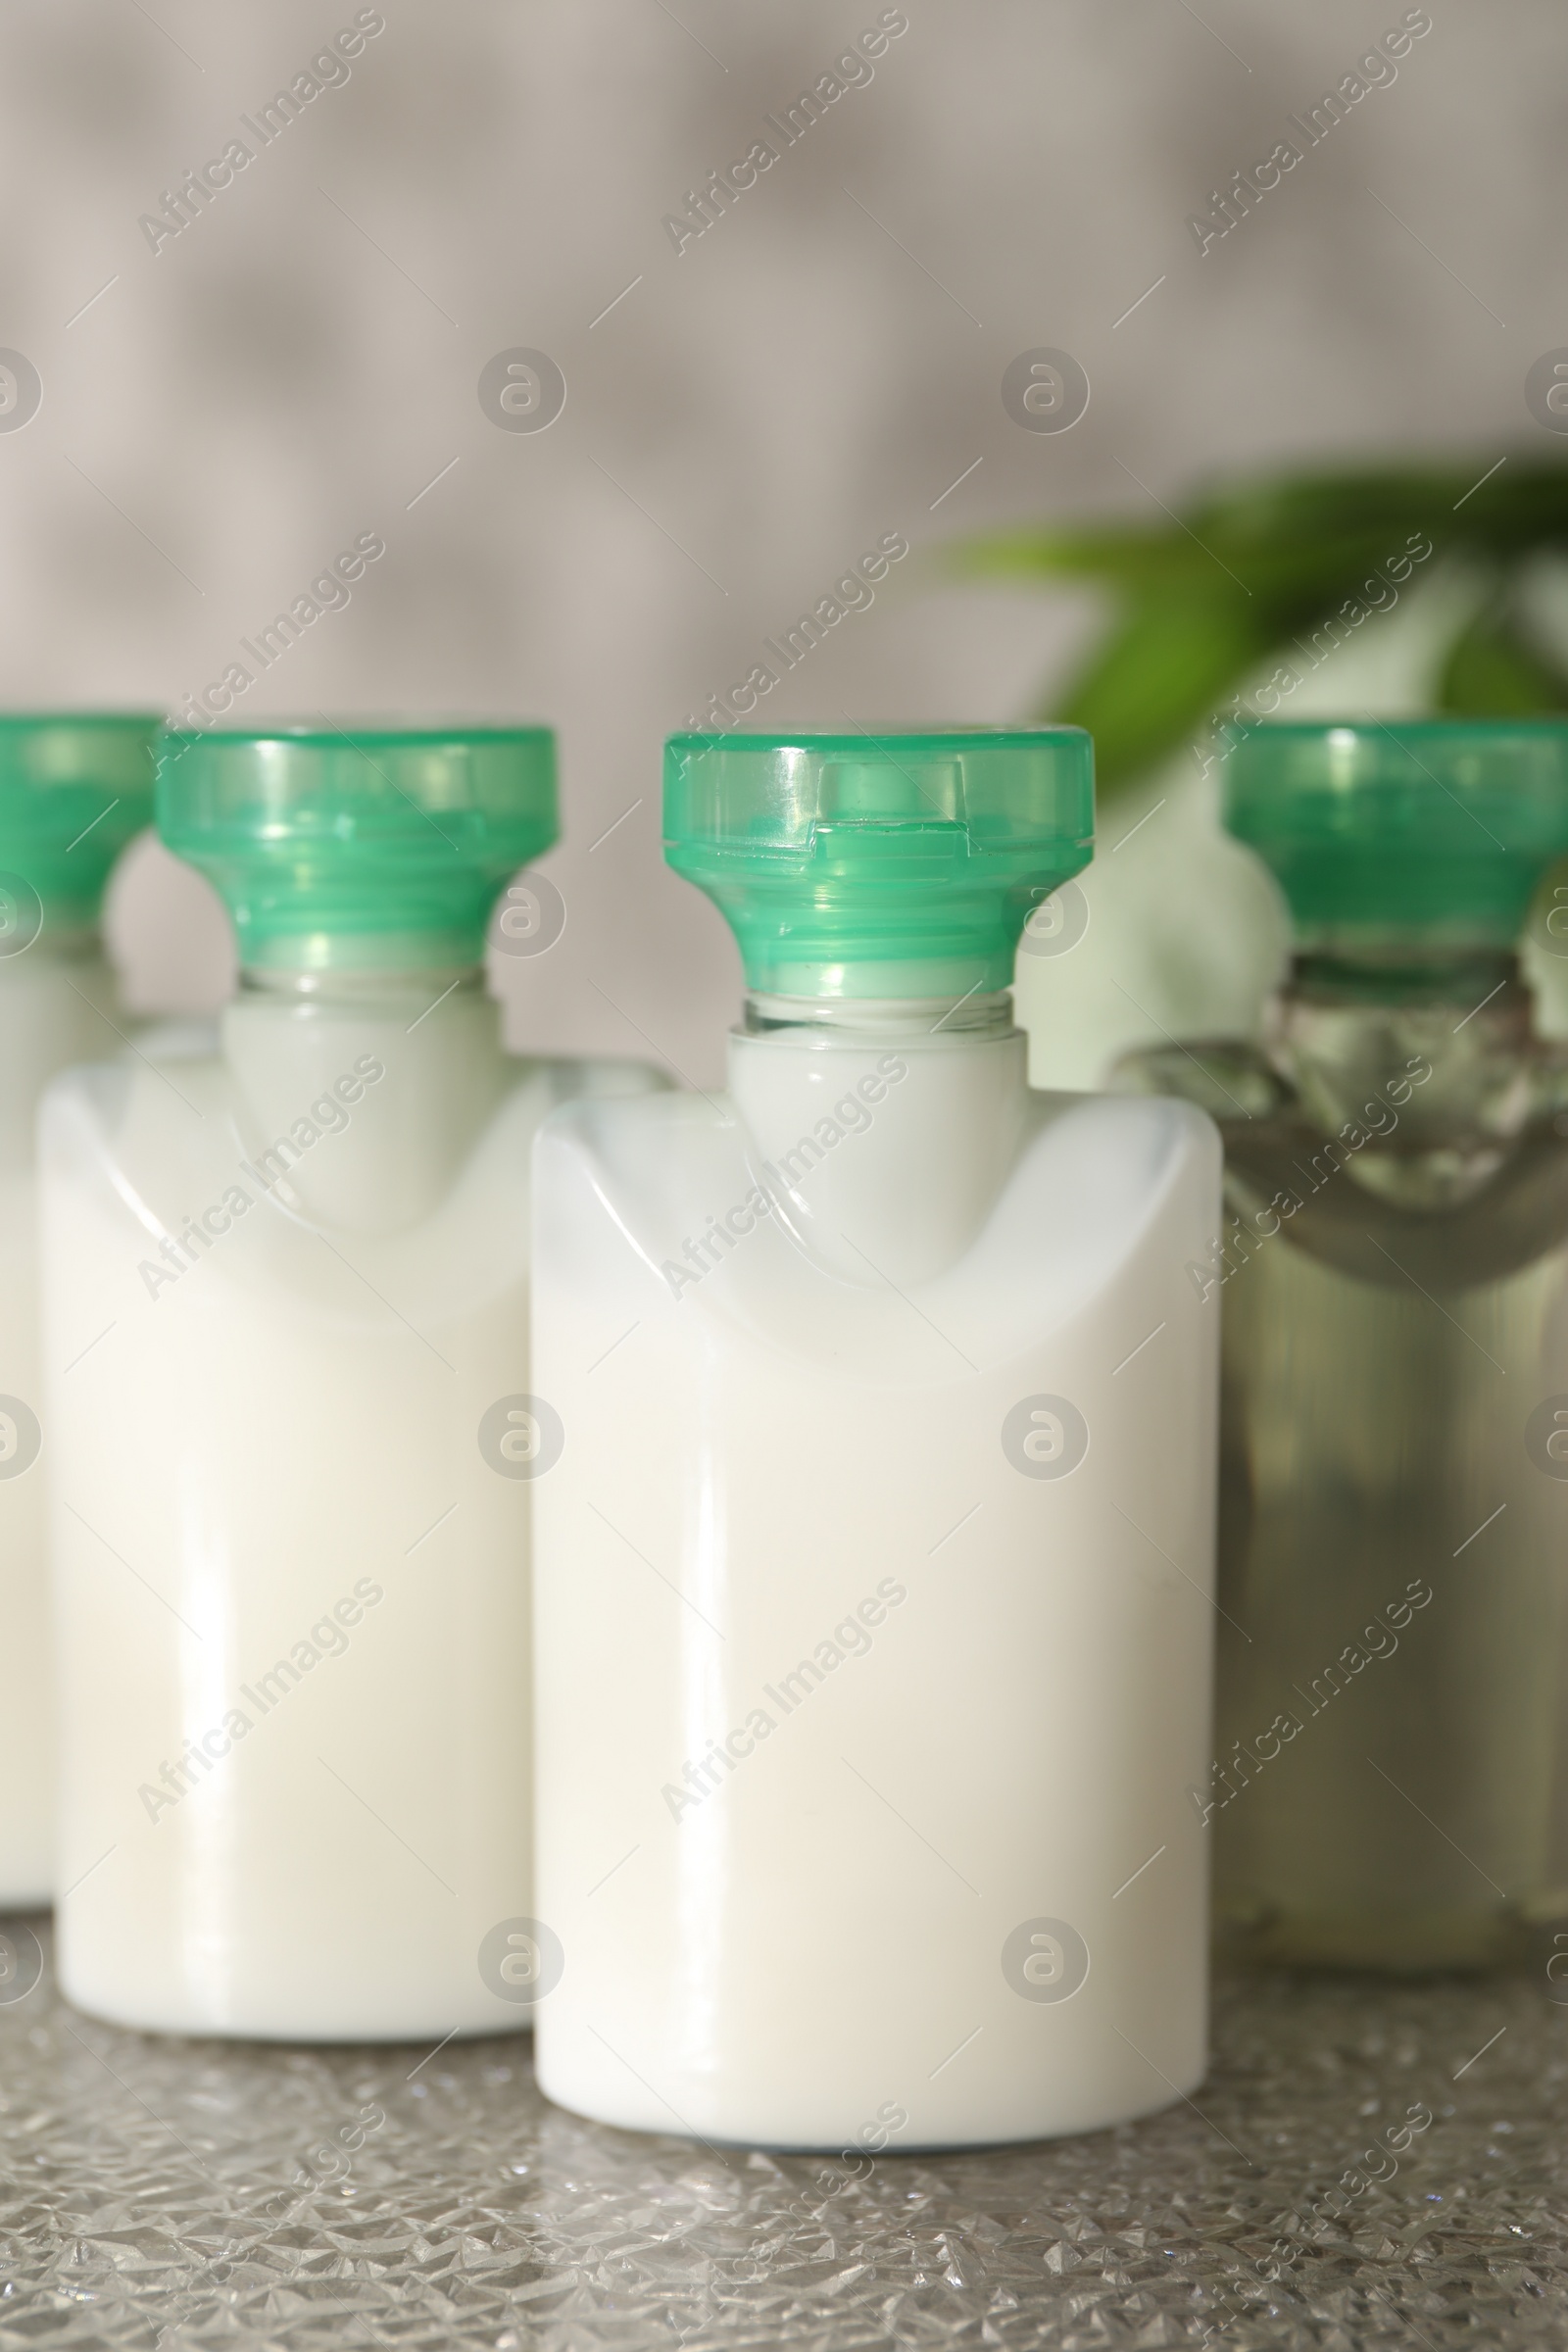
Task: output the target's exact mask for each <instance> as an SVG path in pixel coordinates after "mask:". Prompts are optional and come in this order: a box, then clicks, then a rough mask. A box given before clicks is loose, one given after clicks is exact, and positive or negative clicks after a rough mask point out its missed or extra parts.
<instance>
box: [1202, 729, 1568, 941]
mask: <svg viewBox="0 0 1568 2352" xmlns="http://www.w3.org/2000/svg"><path fill="white" fill-rule="evenodd" d="M1218 736H1219V742H1220V749H1221V756H1222V760H1223V769H1222V772H1223V776H1224V786H1223V792H1224V811H1225V823H1226V825H1227V827H1228V828H1229V830H1230V831H1231V832H1232V833H1234V834H1235V835H1236V837H1237V839H1238V840H1239V841H1245V842H1247V843H1248V844H1250V847H1251V848H1252V849H1254V850H1255V851H1256V852H1257V854H1258V856H1259V857H1260V858H1263V859H1264V861H1265V863H1266V864H1268V865H1269V866H1270V867H1271V868H1272V870H1273V872H1274V874H1275V876H1276V878H1277V880H1278V881H1279V884H1280V887H1281V888H1282V889H1283V891H1284V893H1285V897H1286V900H1287V902H1288V903H1289V906H1290V909H1291V919H1292V922H1293V925H1294V927H1295V929H1296V932H1297V935H1298V937H1299V938H1300V939H1303V940H1305V941H1311V940H1313V939H1319V940H1321V939H1323V938H1325V937H1331V936H1338V937H1342V938H1343V937H1344V936H1345V935H1346V934H1352V935H1354V934H1359V935H1367V934H1372V933H1377V932H1396V933H1421V934H1423V935H1426V936H1428V937H1430V938H1432V939H1434V940H1444V941H1448V942H1451V943H1452V944H1453V945H1454V946H1456V947H1465V948H1468V947H1501V948H1507V947H1511V946H1512V945H1513V943H1514V941H1515V940H1517V938H1518V937H1519V934H1520V932H1521V931H1522V930H1523V928H1524V922H1525V914H1526V910H1527V909H1528V907H1529V905H1530V900H1531V896H1532V894H1533V892H1534V890H1535V888H1536V885H1537V883H1538V882H1539V881H1540V879H1541V876H1542V874H1543V873H1544V871H1545V869H1546V867H1547V866H1548V865H1550V864H1551V862H1552V860H1553V859H1554V858H1560V857H1562V856H1563V855H1564V854H1565V853H1568V720H1563V719H1555V718H1510V719H1457V718H1454V719H1445V718H1432V719H1401V720H1398V721H1397V722H1395V723H1392V724H1389V725H1384V724H1383V723H1381V722H1380V721H1378V720H1375V719H1345V720H1332V721H1324V722H1321V723H1320V722H1317V721H1311V722H1307V721H1301V722H1289V723H1286V722H1272V721H1264V722H1263V723H1261V724H1259V725H1256V726H1247V725H1245V724H1241V723H1237V722H1230V723H1227V724H1226V725H1224V726H1222V727H1221V728H1220V729H1219V730H1218Z"/></svg>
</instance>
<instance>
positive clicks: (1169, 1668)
mask: <svg viewBox="0 0 1568 2352" xmlns="http://www.w3.org/2000/svg"><path fill="white" fill-rule="evenodd" d="M1092 817H1093V801H1092V781H1091V765H1090V749H1089V742H1088V738H1087V737H1086V736H1083V735H1081V734H1080V733H1078V731H1077V730H1075V729H1064V728H1042V729H1039V730H1028V731H1019V732H1017V733H1006V732H1002V731H992V730H983V729H982V730H976V731H974V732H963V733H943V734H908V735H888V736H885V737H883V738H879V739H876V740H873V739H872V738H870V737H868V736H866V735H864V734H857V735H819V734H807V735H776V734H758V735H732V736H729V737H727V738H725V739H723V740H722V741H714V740H713V739H711V738H710V737H706V736H703V735H683V736H676V737H674V738H673V739H672V740H671V742H670V744H669V747H668V750H667V754H666V768H665V833H666V852H667V856H668V858H669V861H670V863H671V864H672V865H673V866H674V867H675V868H676V870H677V871H678V872H680V873H681V874H683V875H685V876H686V877H687V878H688V879H689V880H691V881H693V882H695V883H697V884H698V886H699V887H700V888H702V889H703V890H705V891H706V892H707V893H708V894H709V896H710V897H711V898H712V899H713V900H714V901H715V903H716V904H717V906H718V907H720V909H721V911H722V912H723V913H724V915H725V916H726V918H727V919H728V920H729V922H730V923H731V925H732V926H733V928H734V930H735V932H736V934H737V937H738V939H739V941H740V945H741V949H742V954H743V956H744V960H745V965H746V978H747V987H748V990H749V995H748V999H747V1004H746V1010H745V1017H744V1020H743V1023H742V1025H741V1027H740V1028H739V1029H737V1030H736V1031H735V1033H734V1034H733V1035H732V1037H731V1039H730V1047H729V1084H728V1091H727V1093H726V1094H725V1095H724V1096H720V1097H704V1096H693V1095H683V1096H678V1097H670V1098H668V1099H667V1100H664V1101H661V1102H658V1103H653V1102H650V1103H597V1104H580V1105H576V1106H568V1107H567V1108H565V1109H564V1110H563V1111H562V1112H559V1113H558V1114H556V1116H555V1117H553V1118H552V1119H551V1120H550V1121H549V1122H548V1123H547V1125H546V1127H545V1129H544V1130H543V1131H542V1133H541V1137H540V1142H539V1148H538V1152H537V1156H536V1177H535V1183H536V1215H537V1241H536V1250H535V1261H536V1291H535V1310H536V1311H535V1348H536V1367H537V1368H536V1378H537V1380H538V1383H539V1387H540V1390H541V1392H542V1393H543V1395H544V1396H546V1397H548V1398H549V1399H550V1402H551V1404H552V1406H553V1407H554V1409H555V1411H556V1412H557V1413H558V1415H559V1417H560V1422H561V1425H562V1427H563V1428H564V1432H565V1436H566V1442H565V1445H564V1451H563V1452H562V1455H561V1458H560V1460H559V1461H558V1463H557V1464H556V1465H555V1467H554V1468H553V1469H552V1470H551V1472H550V1474H549V1476H548V1477H545V1478H542V1479H541V1480H540V1481H539V1483H538V1485H537V1486H536V1487H535V1489H534V1508H535V1545H536V1554H535V1556H536V1563H537V1581H536V1599H537V1608H536V1657H537V1661H538V1692H539V1695H538V1708H539V1728H538V1748H537V1753H538V1772H539V1813H538V1819H539V1911H540V1933H539V1937H538V1942H539V1948H540V1950H541V1952H542V1953H543V1954H544V1955H545V1963H544V1965H543V1966H542V1968H541V1972H540V1980H539V1982H540V2002H539V2024H538V2028H537V2037H536V2046H537V2057H538V2068H539V2080H540V2082H541V2084H542V2086H543V2087H544V2089H545V2090H546V2091H547V2092H548V2094H549V2095H550V2096H551V2097H552V2098H555V2099H558V2100H560V2101H561V2102H562V2103H563V2104H564V2105H566V2106H568V2107H572V2108H575V2109H577V2110H579V2111H580V2112H582V2113H584V2114H587V2115H591V2116H596V2117H599V2118H601V2119H602V2120H604V2121H606V2122H609V2123H613V2124H617V2125H622V2126H627V2127H630V2128H633V2129H637V2130H643V2131H671V2130H673V2131H689V2132H692V2133H695V2134H698V2135H701V2136H703V2137H706V2138H710V2139H718V2140H735V2141H748V2142H754V2143H755V2142H758V2141H761V2142H764V2143H767V2144H771V2145H777V2146H785V2147H818V2148H832V2149H846V2150H849V2149H855V2150H874V2149H877V2148H880V2147H892V2148H897V2149H908V2148H913V2147H920V2146H933V2145H961V2144H971V2143H977V2142H985V2141H995V2140H1001V2139H1028V2138H1033V2137H1036V2136H1038V2135H1039V2134H1041V2133H1043V2132H1055V2131H1080V2130H1086V2129H1089V2128H1092V2127H1094V2126H1097V2125H1102V2124H1108V2123H1112V2122H1116V2121H1118V2120H1121V2119H1123V2118H1126V2117H1129V2116H1133V2115H1137V2114H1140V2113H1143V2112H1145V2111H1147V2110H1149V2109H1152V2108H1155V2107H1160V2106H1163V2105H1165V2104H1166V2103H1167V2102H1168V2101H1169V2100H1170V2099H1171V2098H1172V2097H1174V2096H1175V2095H1177V2093H1178V2092H1179V2091H1183V2090H1188V2089H1191V2088H1192V2087H1193V2085H1195V2084H1196V2083H1197V2082H1198V2081H1199V2080H1200V2078H1201V2074H1202V2072H1203V2065H1204V2040H1205V1999H1204V1969H1205V1958H1206V1881H1205V1868H1204V1865H1205V1858H1206V1841H1205V1839H1204V1838H1203V1837H1202V1834H1201V1829H1200V1826H1199V1824H1198V1822H1197V1820H1196V1818H1195V1817H1194V1814H1193V1812H1192V1809H1191V1807H1190V1806H1189V1804H1188V1802H1187V1800H1186V1796H1185V1789H1186V1786H1187V1783H1188V1781H1189V1780H1190V1778H1191V1777H1192V1765H1193V1761H1194V1759H1199V1758H1203V1757H1205V1756H1206V1752H1207V1750H1206V1744H1205V1743H1206V1741H1207V1739H1208V1735H1209V1713H1208V1707H1209V1660H1210V1655H1211V1646H1212V1639H1211V1627H1212V1610H1211V1601H1210V1593H1211V1576H1212V1500H1213V1474H1214V1431H1215V1414H1216V1396H1215V1387H1216V1372H1217V1353H1218V1331H1217V1325H1216V1322H1215V1319H1214V1317H1213V1316H1212V1315H1211V1314H1208V1313H1207V1312H1205V1310H1204V1309H1203V1307H1202V1305H1201V1301H1200V1300H1199V1299H1198V1298H1197V1296H1196V1295H1195V1293H1194V1291H1193V1289H1192V1286H1191V1284H1190V1283H1188V1282H1187V1280H1186V1278H1185V1275H1184V1272H1183V1268H1184V1266H1185V1264H1186V1262H1187V1260H1188V1258H1189V1257H1190V1256H1191V1254H1192V1250H1193V1245H1194V1242H1195V1240H1197V1239H1199V1238H1200V1237H1202V1236H1206V1234H1207V1233H1208V1232H1209V1231H1210V1230H1211V1229H1212V1223H1213V1219H1214V1216H1215V1214H1216V1213H1217V1208H1218V1184H1219V1156H1218V1151H1217V1146H1216V1142H1215V1137H1214V1132H1213V1129H1212V1127H1211V1125H1210V1123H1209V1121H1208V1120H1207V1119H1205V1118H1203V1117H1201V1116H1199V1115H1196V1114H1195V1113H1194V1112H1193V1111H1192V1110H1191V1108H1190V1107H1189V1106H1188V1105H1186V1104H1184V1103H1132V1102H1127V1101H1117V1100H1114V1099H1111V1098H1107V1097H1103V1096H1101V1097H1074V1096H1066V1095H1058V1096H1045V1095H1038V1094H1032V1093H1031V1092H1030V1091H1029V1088H1028V1085H1027V1083H1026V1076H1025V1046H1024V1039H1023V1036H1022V1034H1021V1032H1020V1031H1019V1030H1018V1029H1017V1028H1016V1027H1015V1026H1014V1024H1013V1021H1012V1017H1011V999H1010V996H1009V994H1008V990H1009V987H1010V983H1011V979H1012V972H1013V955H1014V950H1015V948H1016V945H1017V942H1018V937H1019V932H1020V929H1021V927H1022V925H1023V922H1024V919H1025V916H1026V915H1027V914H1028V912H1029V910H1030V907H1031V906H1032V905H1034V904H1035V903H1036V902H1037V901H1039V900H1042V899H1044V898H1045V897H1046V896H1047V895H1048V894H1049V893H1051V892H1052V891H1053V890H1054V889H1055V888H1056V887H1057V886H1058V885H1059V883H1060V882H1061V881H1063V880H1064V879H1065V878H1066V877H1067V876H1068V875H1070V874H1072V873H1074V872H1076V871H1077V870H1079V869H1080V868H1081V867H1082V866H1083V865H1084V864H1085V863H1086V861H1087V858H1088V856H1089V849H1090V841H1089V835H1090V830H1091V825H1092Z"/></svg>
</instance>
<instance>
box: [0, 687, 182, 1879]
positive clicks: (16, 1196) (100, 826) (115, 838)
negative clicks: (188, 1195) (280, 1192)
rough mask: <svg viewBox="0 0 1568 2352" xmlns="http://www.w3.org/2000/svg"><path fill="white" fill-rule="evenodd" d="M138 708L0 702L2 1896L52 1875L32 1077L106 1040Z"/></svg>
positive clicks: (145, 814)
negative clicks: (104, 922) (114, 900)
mask: <svg viewBox="0 0 1568 2352" xmlns="http://www.w3.org/2000/svg"><path fill="white" fill-rule="evenodd" d="M157 732H158V721H157V719H156V718H154V717H152V716H151V715H150V714H148V713H142V712H119V711H102V712H99V711H38V712H26V713H7V714H5V715H0V1648H3V1652H4V1656H5V1661H6V1682H7V1690H6V1698H5V1704H4V1705H3V1706H0V1911H3V1910H8V1909H11V1908H15V1907H22V1906H25V1905H30V1904H35V1903H43V1902H47V1901H48V1899H49V1895H50V1892H51V1890H52V1888H53V1886H54V1873H53V1804H54V1795H53V1790H54V1772H53V1748H54V1736H53V1725H52V1720H51V1709H50V1695H49V1693H50V1682H51V1674H50V1665H49V1590H48V1514H47V1508H46V1503H45V1485H46V1481H47V1479H48V1474H49V1461H48V1448H47V1446H46V1444H45V1430H44V1420H43V1415H44V1400H43V1388H44V1381H43V1365H42V1360H41V1356H40V1348H39V1331H38V1266H37V1203H36V1183H35V1174H34V1167H35V1160H36V1152H35V1150H34V1127H35V1125H36V1121H37V1112H38V1103H39V1099H40V1097H41V1096H42V1094H43V1091H44V1088H45V1087H46V1086H47V1085H48V1083H49V1081H50V1080H51V1079H52V1078H53V1077H55V1076H56V1074H57V1073H58V1072H59V1071H61V1070H63V1069H66V1068H67V1067H69V1065H70V1064H71V1063H72V1062H73V1061H85V1060H89V1059H91V1058H92V1057H93V1056H94V1055H101V1054H104V1053H106V1052H108V1053H113V1052H114V1051H115V1050H116V1047H117V1043H118V1037H119V1033H120V1031H121V1029H122V1027H123V1023H124V1021H125V1015H124V1014H123V1012H122V1011H121V1010H120V1007H119V1006H118V1005H117V1004H116V1001H115V985H114V979H113V976H112V974H111V972H110V969H109V966H108V964H107V963H106V961H105V960H104V954H103V947H102V943H101V940H100V936H99V911H100V904H101V901H102V899H103V895H104V887H105V884H106V883H107V882H108V879H109V874H110V869H111V867H112V866H113V864H114V862H115V859H116V858H118V856H119V855H120V852H121V851H122V850H123V848H124V846H125V844H126V842H128V841H129V839H130V837H131V835H132V834H133V833H136V832H139V831H140V829H141V828H142V826H144V825H147V824H150V823H151V821H152V812H153V739H154V737H155V736H156V734H157Z"/></svg>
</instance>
